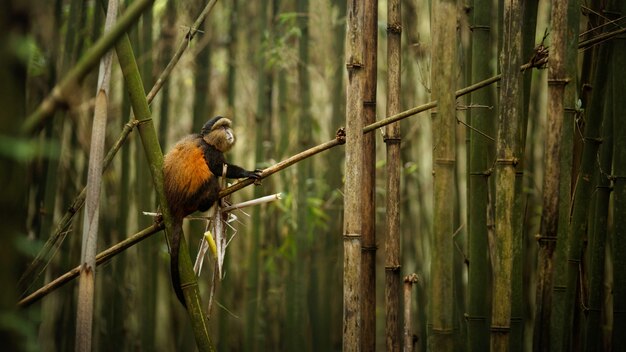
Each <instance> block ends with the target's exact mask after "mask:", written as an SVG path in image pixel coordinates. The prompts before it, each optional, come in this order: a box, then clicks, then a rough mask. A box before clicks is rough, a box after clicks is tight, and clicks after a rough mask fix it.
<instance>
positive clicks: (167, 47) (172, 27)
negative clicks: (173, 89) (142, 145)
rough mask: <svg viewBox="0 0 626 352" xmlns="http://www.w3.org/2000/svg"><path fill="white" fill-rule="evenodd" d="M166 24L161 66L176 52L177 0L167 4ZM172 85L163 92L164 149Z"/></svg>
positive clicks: (161, 138)
mask: <svg viewBox="0 0 626 352" xmlns="http://www.w3.org/2000/svg"><path fill="white" fill-rule="evenodd" d="M165 9H166V11H165V15H164V16H165V19H164V21H165V22H164V25H163V28H162V29H161V41H162V43H163V46H162V48H163V49H162V51H161V54H160V55H159V57H160V59H159V61H160V63H159V66H161V67H164V66H166V65H167V60H169V59H168V58H170V57H172V55H173V52H174V38H175V34H176V31H177V28H176V13H177V11H176V1H175V0H168V1H167V5H165ZM169 109H170V85H169V82H167V83H165V84H164V85H163V93H162V94H161V106H160V109H159V111H160V112H159V144H161V148H163V150H167V149H168V147H167V143H168V140H167V135H168V130H169V129H168V126H169V119H170V112H169Z"/></svg>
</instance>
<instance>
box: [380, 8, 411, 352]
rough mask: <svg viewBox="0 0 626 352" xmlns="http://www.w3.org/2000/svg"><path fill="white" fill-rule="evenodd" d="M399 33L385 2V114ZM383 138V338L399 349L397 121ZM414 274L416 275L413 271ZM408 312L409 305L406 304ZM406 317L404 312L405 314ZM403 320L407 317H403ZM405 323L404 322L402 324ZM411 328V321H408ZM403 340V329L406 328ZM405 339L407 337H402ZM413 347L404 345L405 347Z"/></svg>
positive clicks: (391, 103) (395, 102)
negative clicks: (384, 198) (385, 159)
mask: <svg viewBox="0 0 626 352" xmlns="http://www.w3.org/2000/svg"><path fill="white" fill-rule="evenodd" d="M401 33H402V15H401V3H400V1H399V0H393V1H389V2H388V3H387V65H388V68H387V116H391V115H394V114H396V113H397V112H398V111H400V109H401V104H400V93H401V72H402V70H401V67H402V66H401V54H400V53H401V51H400V48H401ZM384 141H385V145H386V149H387V184H386V190H387V200H386V204H387V206H386V208H387V214H386V222H385V235H386V237H385V308H386V310H385V313H386V314H385V337H386V338H385V341H386V344H385V345H386V346H387V351H400V347H401V345H402V344H401V337H400V336H401V335H400V286H401V284H400V275H401V265H400V174H401V159H400V143H401V134H400V123H399V122H395V123H393V124H389V125H387V126H386V129H385V135H384ZM413 275H415V274H413ZM408 278H409V277H408V276H407V278H406V279H405V304H406V299H407V285H408V291H409V292H408V298H409V299H410V287H411V283H410V281H409V283H408V284H407V280H409V279H408ZM407 309H408V310H409V311H410V305H409V307H405V311H406V310H407ZM405 317H406V315H405ZM409 318H410V315H409ZM405 319H406V318H405ZM406 324H407V322H406V321H405V326H406ZM408 324H409V326H408V329H410V321H409V322H408ZM405 339H406V330H405ZM405 341H406V340H405ZM408 347H412V342H411V344H410V345H409V346H407V345H405V349H406V348H408Z"/></svg>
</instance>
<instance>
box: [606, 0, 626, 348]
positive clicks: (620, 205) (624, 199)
mask: <svg viewBox="0 0 626 352" xmlns="http://www.w3.org/2000/svg"><path fill="white" fill-rule="evenodd" d="M618 4H619V5H620V6H614V7H610V8H609V10H614V11H612V12H615V16H616V17H617V18H620V19H621V21H620V23H621V26H624V20H623V16H624V14H626V2H624V1H621V2H617V3H614V5H618ZM615 10H616V11H615ZM614 42H615V43H614V44H613V45H614V49H613V50H614V52H613V60H612V62H613V72H614V79H613V91H614V92H615V94H616V95H614V96H613V118H614V130H613V131H614V135H613V141H614V143H615V144H614V149H613V175H614V176H613V177H614V181H613V214H614V217H613V219H614V220H613V221H614V229H613V234H614V235H613V242H612V245H613V331H612V341H611V342H612V347H613V351H618V350H619V349H621V348H623V347H624V346H626V334H624V331H626V271H625V270H624V268H626V240H625V239H624V234H626V218H625V217H624V216H623V214H626V145H624V144H625V142H624V141H626V123H624V116H625V114H626V102H625V101H624V99H623V94H624V92H625V91H626V80H624V79H623V76H619V75H618V73H617V72H618V71H619V70H623V66H622V65H623V63H624V62H625V61H624V60H626V45H625V42H624V38H623V37H621V38H619V40H614Z"/></svg>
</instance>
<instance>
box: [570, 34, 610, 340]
mask: <svg viewBox="0 0 626 352" xmlns="http://www.w3.org/2000/svg"><path fill="white" fill-rule="evenodd" d="M611 52H612V48H611V43H610V42H609V43H603V44H600V48H599V53H598V56H597V62H598V63H599V64H598V65H596V69H595V74H594V79H593V85H592V89H593V91H592V94H593V95H592V98H591V102H590V105H589V108H588V109H586V111H587V114H586V125H585V132H584V146H583V155H582V160H581V165H580V173H579V175H578V178H577V180H576V190H575V193H574V204H573V210H572V220H571V224H570V228H569V241H568V249H567V268H566V272H567V275H566V277H567V281H566V292H565V307H564V309H565V312H564V317H563V325H562V329H563V340H562V341H561V343H562V350H563V351H569V350H570V349H571V344H572V337H573V335H575V328H574V315H575V311H576V310H578V307H577V305H576V296H577V291H578V289H579V273H580V265H581V261H582V254H583V240H584V237H585V234H586V231H587V217H588V213H589V205H590V204H589V199H591V195H592V193H593V178H594V172H595V167H596V160H597V153H598V148H599V147H600V144H601V142H602V140H601V135H600V131H601V126H602V120H603V109H602V107H603V105H604V103H605V101H604V97H605V93H606V88H607V85H606V84H605V82H607V77H608V65H606V64H604V63H606V62H608V60H609V59H610V57H611Z"/></svg>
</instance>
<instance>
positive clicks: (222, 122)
mask: <svg viewBox="0 0 626 352" xmlns="http://www.w3.org/2000/svg"><path fill="white" fill-rule="evenodd" d="M230 126H231V121H230V120H229V119H227V118H225V117H222V116H216V117H214V118H212V119H210V120H209V121H208V122H207V123H205V124H204V126H203V127H202V131H200V134H201V135H202V138H203V139H204V141H205V142H207V143H208V144H210V145H212V146H214V147H215V148H217V150H219V151H220V152H222V153H226V152H227V151H229V150H230V148H232V147H233V145H235V141H236V139H235V134H234V133H233V129H232V128H231V127H230Z"/></svg>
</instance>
